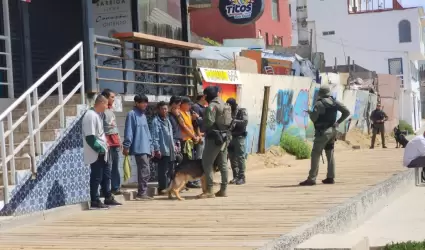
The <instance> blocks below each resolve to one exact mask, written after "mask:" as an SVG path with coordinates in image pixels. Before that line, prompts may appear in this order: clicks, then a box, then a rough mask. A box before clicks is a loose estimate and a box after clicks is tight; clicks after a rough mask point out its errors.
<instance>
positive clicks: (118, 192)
mask: <svg viewBox="0 0 425 250" xmlns="http://www.w3.org/2000/svg"><path fill="white" fill-rule="evenodd" d="M112 194H113V195H123V192H122V191H121V189H118V190H115V191H112Z"/></svg>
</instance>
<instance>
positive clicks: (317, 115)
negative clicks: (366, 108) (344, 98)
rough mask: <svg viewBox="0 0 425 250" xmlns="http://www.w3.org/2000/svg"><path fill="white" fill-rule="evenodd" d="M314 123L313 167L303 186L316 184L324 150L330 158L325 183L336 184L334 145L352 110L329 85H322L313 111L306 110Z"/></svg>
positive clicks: (323, 181)
mask: <svg viewBox="0 0 425 250" xmlns="http://www.w3.org/2000/svg"><path fill="white" fill-rule="evenodd" d="M338 111H339V112H341V117H340V118H339V119H338V121H337V120H336V117H337V113H338ZM306 112H308V113H309V115H310V119H311V121H312V122H313V123H314V128H315V134H314V141H313V149H312V151H311V167H310V172H309V174H308V178H307V180H305V181H303V182H301V183H300V185H301V186H313V185H316V177H317V174H318V172H319V161H320V156H321V155H322V151H323V150H325V153H326V158H327V160H328V173H327V176H326V179H324V180H322V183H323V184H334V178H335V160H334V146H335V139H336V135H337V128H338V126H339V124H340V123H341V122H343V121H344V120H345V119H347V117H348V116H349V115H350V111H349V110H348V109H347V107H345V106H344V104H342V103H341V102H339V101H337V100H335V99H334V98H333V97H332V96H331V91H330V89H329V87H328V86H322V87H320V89H319V92H318V99H317V101H316V103H315V105H314V108H313V110H312V111H306Z"/></svg>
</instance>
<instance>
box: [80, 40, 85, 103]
mask: <svg viewBox="0 0 425 250" xmlns="http://www.w3.org/2000/svg"><path fill="white" fill-rule="evenodd" d="M79 60H80V63H81V65H80V82H82V83H83V85H82V86H81V104H83V105H84V104H86V101H85V100H86V97H85V95H86V90H85V84H84V51H83V44H81V47H80V55H79Z"/></svg>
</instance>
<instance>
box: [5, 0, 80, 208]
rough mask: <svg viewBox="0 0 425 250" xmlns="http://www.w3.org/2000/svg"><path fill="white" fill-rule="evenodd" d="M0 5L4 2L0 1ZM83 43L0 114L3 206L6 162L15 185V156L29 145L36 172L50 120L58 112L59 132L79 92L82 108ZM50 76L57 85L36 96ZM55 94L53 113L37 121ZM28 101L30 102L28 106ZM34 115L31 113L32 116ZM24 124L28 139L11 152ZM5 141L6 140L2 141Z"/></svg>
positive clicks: (6, 197)
mask: <svg viewBox="0 0 425 250" xmlns="http://www.w3.org/2000/svg"><path fill="white" fill-rule="evenodd" d="M3 2H4V1H3ZM76 53H78V56H79V59H78V62H77V63H76V64H75V65H74V66H73V67H72V68H71V69H70V70H69V71H68V72H67V73H65V74H64V75H63V74H62V65H63V64H64V63H65V62H66V61H67V60H68V59H69V58H71V57H72V56H73V55H75V54H76ZM83 61H84V58H83V43H82V42H80V43H79V44H77V45H76V46H75V47H74V48H73V49H72V50H71V51H69V52H68V53H67V54H66V55H65V56H64V57H63V58H62V59H61V60H59V62H57V63H56V64H55V65H54V66H53V67H52V68H51V69H50V70H49V71H47V73H46V74H44V75H43V76H42V77H41V78H40V79H39V80H38V81H36V82H35V83H34V84H33V85H32V86H31V87H30V88H29V89H28V90H27V91H25V93H24V94H22V95H21V96H20V97H19V98H17V99H16V101H15V102H14V103H13V104H12V105H11V106H10V107H9V108H7V109H6V110H5V111H4V112H3V113H2V114H0V156H1V166H2V170H3V185H4V187H3V188H4V203H5V204H6V203H8V202H9V197H8V195H9V193H8V184H9V180H8V177H9V176H8V174H7V173H8V168H7V166H8V163H9V162H10V173H11V183H12V185H13V184H15V171H16V170H15V155H16V154H17V153H19V151H20V150H21V149H22V148H23V147H24V146H25V145H26V144H28V143H29V147H30V159H31V166H32V167H31V170H32V171H33V173H36V172H37V165H36V156H39V155H41V138H40V131H41V129H42V128H43V126H45V125H46V124H47V122H48V121H49V120H50V119H52V117H53V116H54V115H55V114H56V113H57V112H60V125H61V128H64V127H65V113H64V105H65V104H66V103H67V102H68V101H69V100H70V99H71V97H72V96H73V95H74V94H75V93H76V92H77V91H78V90H80V91H81V104H85V92H84V64H83ZM78 68H79V69H80V72H79V73H80V81H79V83H78V84H77V85H76V86H75V87H74V88H73V89H72V91H71V92H70V93H69V94H68V95H67V96H66V97H65V98H64V96H63V82H64V81H65V80H66V79H67V78H68V77H69V76H70V75H71V74H72V73H73V72H74V71H75V70H76V69H78ZM54 73H56V74H57V83H56V84H55V85H53V86H52V87H51V88H50V89H49V90H48V91H47V92H46V93H45V94H44V95H43V96H41V97H39V96H38V87H39V86H40V85H41V84H43V83H44V81H45V80H46V79H47V78H49V77H50V76H51V75H53V74H54ZM55 90H58V99H59V104H58V105H57V106H56V107H55V108H54V109H53V111H52V112H51V113H50V114H49V115H47V116H46V118H44V119H43V120H42V121H40V116H39V106H40V104H42V103H43V101H45V100H46V99H47V98H48V97H49V96H50V95H52V93H53V92H54V91H55ZM31 97H32V101H33V102H31ZM24 101H25V103H26V109H27V112H26V113H25V114H23V115H22V116H21V117H20V118H19V119H18V120H16V121H13V116H12V112H13V111H14V110H15V109H16V108H17V107H18V106H19V104H21V103H23V102H24ZM33 112H34V113H33ZM6 119H7V129H8V130H7V131H5V126H4V122H5V120H6ZM25 120H27V121H28V136H27V137H26V138H25V139H24V140H23V141H22V142H20V143H19V145H18V146H16V148H15V141H14V139H13V130H15V129H16V128H17V127H18V126H19V125H20V124H21V123H22V122H23V121H25ZM6 139H8V140H6ZM7 142H8V144H9V145H8V147H9V149H8V152H7V150H6V143H7Z"/></svg>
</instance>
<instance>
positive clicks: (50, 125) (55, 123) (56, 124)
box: [5, 119, 60, 133]
mask: <svg viewBox="0 0 425 250" xmlns="http://www.w3.org/2000/svg"><path fill="white" fill-rule="evenodd" d="M14 122H16V120H15V121H14ZM58 128H60V120H59V119H51V120H49V121H47V123H46V124H45V125H44V127H43V128H42V129H41V130H48V129H58ZM5 130H6V131H7V130H9V127H8V126H7V123H6V124H5ZM13 132H15V133H16V132H26V133H28V120H25V121H23V122H22V123H21V124H19V126H18V127H16V128H15V130H14V131H13Z"/></svg>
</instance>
